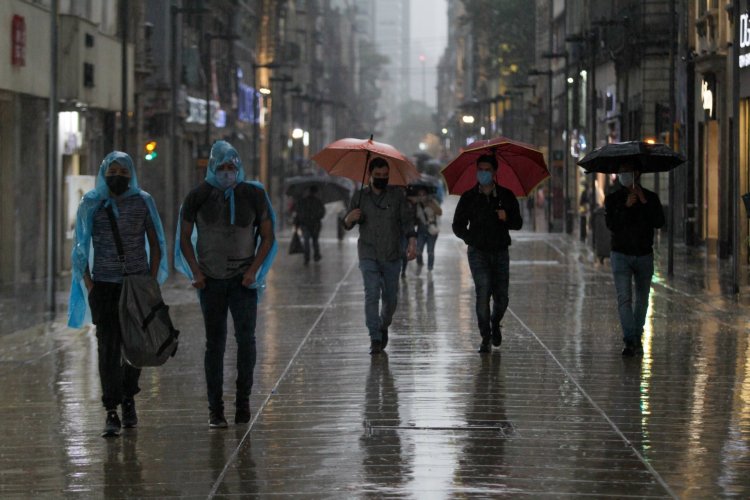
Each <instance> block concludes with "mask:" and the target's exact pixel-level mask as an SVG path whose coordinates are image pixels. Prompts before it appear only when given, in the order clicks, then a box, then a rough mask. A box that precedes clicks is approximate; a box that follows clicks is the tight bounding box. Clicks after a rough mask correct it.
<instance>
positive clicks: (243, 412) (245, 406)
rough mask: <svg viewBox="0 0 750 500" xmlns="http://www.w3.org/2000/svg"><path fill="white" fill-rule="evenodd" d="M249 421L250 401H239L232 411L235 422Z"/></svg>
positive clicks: (243, 422)
mask: <svg viewBox="0 0 750 500" xmlns="http://www.w3.org/2000/svg"><path fill="white" fill-rule="evenodd" d="M249 421H250V403H241V404H239V405H237V409H236V410H235V412H234V423H235V424H246V423H248V422H249Z"/></svg>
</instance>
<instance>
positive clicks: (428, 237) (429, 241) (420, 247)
mask: <svg viewBox="0 0 750 500" xmlns="http://www.w3.org/2000/svg"><path fill="white" fill-rule="evenodd" d="M437 238H438V235H437V234H430V232H429V231H427V227H426V226H419V230H418V231H417V259H419V261H420V262H422V253H423V252H424V247H425V245H426V246H427V269H428V270H430V271H432V268H433V267H435V242H436V241H437Z"/></svg>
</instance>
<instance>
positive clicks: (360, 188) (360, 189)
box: [357, 134, 372, 208]
mask: <svg viewBox="0 0 750 500" xmlns="http://www.w3.org/2000/svg"><path fill="white" fill-rule="evenodd" d="M370 140H372V134H370ZM368 163H370V150H369V149H368V150H367V156H365V168H363V169H362V185H361V186H360V187H359V199H358V200H357V208H359V207H360V206H361V205H362V193H363V192H364V190H365V176H366V175H367V164H368Z"/></svg>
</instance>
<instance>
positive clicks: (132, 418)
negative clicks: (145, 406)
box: [122, 398, 138, 429]
mask: <svg viewBox="0 0 750 500" xmlns="http://www.w3.org/2000/svg"><path fill="white" fill-rule="evenodd" d="M137 425H138V414H137V413H136V412H135V400H134V399H133V398H125V399H123V400H122V426H123V427H124V428H126V429H132V428H133V427H135V426H137Z"/></svg>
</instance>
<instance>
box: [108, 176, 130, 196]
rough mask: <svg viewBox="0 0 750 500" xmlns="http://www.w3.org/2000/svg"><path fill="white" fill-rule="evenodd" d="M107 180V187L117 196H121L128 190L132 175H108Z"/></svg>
mask: <svg viewBox="0 0 750 500" xmlns="http://www.w3.org/2000/svg"><path fill="white" fill-rule="evenodd" d="M105 180H106V181H107V187H108V188H109V190H110V191H112V192H113V193H114V194H115V196H120V195H121V194H122V193H124V192H125V191H127V190H128V187H129V185H130V177H125V176H124V175H108V176H107V177H105Z"/></svg>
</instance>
